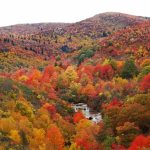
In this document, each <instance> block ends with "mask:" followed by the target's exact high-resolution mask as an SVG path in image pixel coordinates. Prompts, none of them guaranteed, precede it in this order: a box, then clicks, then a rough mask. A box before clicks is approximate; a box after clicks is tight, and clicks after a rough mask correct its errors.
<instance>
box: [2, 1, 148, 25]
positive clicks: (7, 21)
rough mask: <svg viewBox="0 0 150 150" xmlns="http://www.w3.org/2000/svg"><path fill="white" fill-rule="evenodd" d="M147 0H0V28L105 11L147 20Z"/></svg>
mask: <svg viewBox="0 0 150 150" xmlns="http://www.w3.org/2000/svg"><path fill="white" fill-rule="evenodd" d="M149 3H150V0H0V26H8V25H14V24H22V23H40V22H65V23H66V22H68V23H72V22H77V21H81V20H83V19H86V18H89V17H92V16H94V15H96V14H99V13H104V12H121V13H126V14H132V15H137V16H147V17H150V9H149V6H150V5H149Z"/></svg>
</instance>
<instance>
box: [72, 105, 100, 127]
mask: <svg viewBox="0 0 150 150" xmlns="http://www.w3.org/2000/svg"><path fill="white" fill-rule="evenodd" d="M72 108H73V109H74V111H75V112H78V111H81V112H82V113H83V115H84V116H85V118H87V119H89V120H91V121H92V122H93V123H96V124H97V123H99V122H100V121H102V115H101V113H95V112H94V111H93V110H92V109H91V108H89V107H88V106H87V104H85V103H78V104H73V105H72Z"/></svg>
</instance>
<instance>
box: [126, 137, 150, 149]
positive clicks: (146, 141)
mask: <svg viewBox="0 0 150 150" xmlns="http://www.w3.org/2000/svg"><path fill="white" fill-rule="evenodd" d="M147 148H148V149H149V148H150V136H148V137H145V136H144V135H139V136H137V137H136V138H135V139H134V141H133V142H132V143H131V146H130V147H129V150H139V149H141V150H142V149H143V150H144V149H145V150H148V149H147Z"/></svg>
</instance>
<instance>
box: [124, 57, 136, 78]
mask: <svg viewBox="0 0 150 150" xmlns="http://www.w3.org/2000/svg"><path fill="white" fill-rule="evenodd" d="M137 73H138V70H137V67H136V66H135V63H134V60H132V59H129V60H127V61H126V62H125V64H124V66H123V69H122V73H121V76H122V77H123V78H126V79H129V78H133V77H134V76H136V75H137Z"/></svg>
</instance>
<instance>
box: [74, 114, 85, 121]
mask: <svg viewBox="0 0 150 150" xmlns="http://www.w3.org/2000/svg"><path fill="white" fill-rule="evenodd" d="M84 118H85V117H84V115H83V114H82V112H77V113H75V114H74V116H73V122H74V123H78V122H79V121H80V120H82V119H84Z"/></svg>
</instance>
